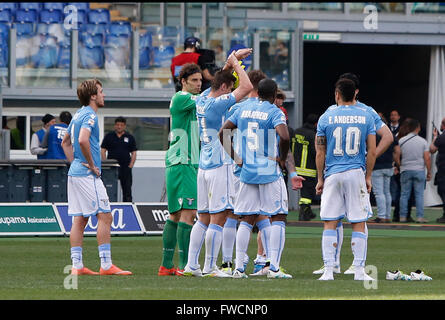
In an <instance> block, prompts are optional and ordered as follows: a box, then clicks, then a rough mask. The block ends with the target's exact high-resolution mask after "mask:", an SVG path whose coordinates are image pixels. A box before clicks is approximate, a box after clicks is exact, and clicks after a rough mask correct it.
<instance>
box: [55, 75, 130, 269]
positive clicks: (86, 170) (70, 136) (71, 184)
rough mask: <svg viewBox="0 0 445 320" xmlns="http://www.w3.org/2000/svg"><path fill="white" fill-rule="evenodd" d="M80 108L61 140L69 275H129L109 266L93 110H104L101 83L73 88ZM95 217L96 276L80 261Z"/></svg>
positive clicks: (106, 201) (108, 219)
mask: <svg viewBox="0 0 445 320" xmlns="http://www.w3.org/2000/svg"><path fill="white" fill-rule="evenodd" d="M77 96H78V97H79V101H80V103H81V104H82V108H81V109H79V110H78V111H77V112H76V114H75V115H74V116H73V119H72V120H71V122H70V124H69V126H68V129H67V133H66V134H65V135H64V137H63V140H62V148H63V151H64V153H65V155H66V157H67V160H68V161H69V162H70V163H71V165H70V169H69V171H68V186H67V191H68V215H70V216H72V217H73V225H72V227H71V232H70V244H71V260H72V263H73V267H72V270H71V274H73V275H98V274H100V275H131V274H132V273H131V272H130V271H124V270H122V269H120V268H118V267H116V266H115V265H113V264H112V260H111V244H110V242H111V234H110V232H111V222H112V220H113V217H112V215H111V208H110V202H109V199H108V195H107V190H106V189H105V186H104V184H103V182H102V180H101V178H100V175H101V158H100V146H99V124H98V119H97V114H96V113H97V110H98V109H99V108H102V107H104V105H105V102H104V97H105V94H104V92H103V88H102V83H101V82H100V81H99V80H97V79H92V80H85V81H84V82H82V83H81V84H80V85H79V86H78V88H77ZM93 215H95V216H96V217H97V220H98V224H97V235H96V237H97V243H98V249H99V257H100V270H99V272H94V271H91V270H90V269H88V268H86V267H84V265H83V259H82V243H83V232H84V229H85V226H86V224H87V223H88V219H89V218H90V217H91V216H93Z"/></svg>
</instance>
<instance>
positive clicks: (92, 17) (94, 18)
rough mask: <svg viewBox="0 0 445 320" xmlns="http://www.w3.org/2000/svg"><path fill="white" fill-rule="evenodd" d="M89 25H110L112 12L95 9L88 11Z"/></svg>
mask: <svg viewBox="0 0 445 320" xmlns="http://www.w3.org/2000/svg"><path fill="white" fill-rule="evenodd" d="M88 23H94V24H108V23H110V12H109V11H108V10H107V9H94V10H90V11H88Z"/></svg>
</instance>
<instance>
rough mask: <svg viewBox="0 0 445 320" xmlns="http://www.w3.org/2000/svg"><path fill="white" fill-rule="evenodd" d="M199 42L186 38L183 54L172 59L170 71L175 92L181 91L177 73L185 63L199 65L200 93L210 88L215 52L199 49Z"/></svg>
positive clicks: (214, 68) (193, 38)
mask: <svg viewBox="0 0 445 320" xmlns="http://www.w3.org/2000/svg"><path fill="white" fill-rule="evenodd" d="M200 46H201V44H200V40H199V39H198V38H195V37H188V38H186V39H185V41H184V52H183V53H181V54H179V55H177V56H176V57H174V58H173V59H172V64H171V66H170V70H171V73H172V77H173V81H174V83H175V88H176V92H178V91H180V90H181V82H180V81H179V80H178V76H179V72H180V71H181V69H182V67H183V66H184V65H185V64H187V63H194V64H197V65H199V67H200V68H201V70H202V77H203V79H202V86H201V92H202V91H204V90H206V89H207V88H209V87H210V82H211V81H212V80H213V78H214V75H213V74H214V71H215V70H216V65H215V51H213V50H208V49H201V48H200Z"/></svg>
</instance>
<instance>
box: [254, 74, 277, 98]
mask: <svg viewBox="0 0 445 320" xmlns="http://www.w3.org/2000/svg"><path fill="white" fill-rule="evenodd" d="M277 90H278V86H277V83H276V82H275V81H273V80H272V79H268V78H266V79H263V80H261V81H260V82H259V83H258V97H259V98H260V99H261V100H266V101H273V100H275V97H276V96H277Z"/></svg>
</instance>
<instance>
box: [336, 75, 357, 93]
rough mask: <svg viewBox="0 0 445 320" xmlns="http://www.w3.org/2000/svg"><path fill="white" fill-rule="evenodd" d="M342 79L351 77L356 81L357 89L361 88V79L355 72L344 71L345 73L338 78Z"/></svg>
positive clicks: (350, 78)
mask: <svg viewBox="0 0 445 320" xmlns="http://www.w3.org/2000/svg"><path fill="white" fill-rule="evenodd" d="M340 79H349V80H352V81H354V84H355V87H356V88H357V89H359V87H360V80H359V78H358V76H357V75H355V74H353V73H351V72H347V73H343V74H342V75H341V76H340V77H339V78H338V80H340Z"/></svg>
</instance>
